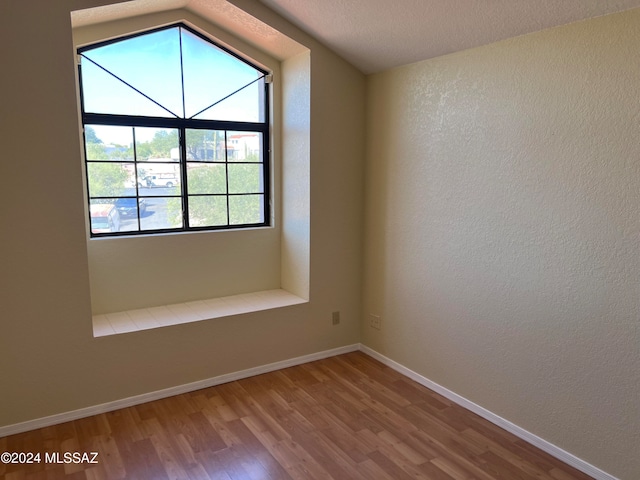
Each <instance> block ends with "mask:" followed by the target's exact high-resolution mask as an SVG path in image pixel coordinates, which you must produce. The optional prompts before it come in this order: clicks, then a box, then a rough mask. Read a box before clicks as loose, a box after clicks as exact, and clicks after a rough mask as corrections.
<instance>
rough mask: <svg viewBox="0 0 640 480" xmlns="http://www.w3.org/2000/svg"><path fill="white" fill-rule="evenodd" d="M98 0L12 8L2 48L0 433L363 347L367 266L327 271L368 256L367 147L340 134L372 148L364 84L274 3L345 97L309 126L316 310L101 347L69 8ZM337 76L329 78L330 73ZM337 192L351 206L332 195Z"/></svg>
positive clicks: (1, 15) (316, 114)
mask: <svg viewBox="0 0 640 480" xmlns="http://www.w3.org/2000/svg"><path fill="white" fill-rule="evenodd" d="M98 3H99V2H98V1H97V0H96V1H94V2H90V1H81V0H75V1H71V0H59V1H55V2H52V1H50V0H32V1H30V2H19V1H13V0H12V1H10V2H2V3H0V32H1V35H2V40H4V42H3V44H4V45H6V46H8V45H11V48H6V49H3V61H4V62H6V63H5V64H6V65H10V66H11V68H10V69H7V70H5V73H6V74H5V75H3V76H2V77H0V88H1V91H2V98H1V102H2V109H1V110H2V117H1V121H2V125H1V129H0V135H1V138H2V159H3V161H4V167H3V168H4V170H3V171H4V172H5V173H6V175H7V178H10V179H11V181H8V182H7V183H6V185H5V186H4V187H3V188H2V189H0V196H1V199H0V205H1V208H2V223H3V225H4V229H3V235H2V248H3V249H2V252H3V253H2V257H1V258H2V265H1V268H0V279H1V281H2V284H1V288H0V305H1V306H2V308H1V311H0V391H1V392H2V394H1V395H0V426H6V425H12V424H16V423H19V422H23V421H27V420H32V419H37V418H40V417H44V416H48V415H53V414H56V413H61V412H68V411H71V410H75V409H79V408H82V407H87V406H93V405H98V404H101V403H104V402H109V401H112V400H116V399H121V398H127V397H130V396H134V395H138V394H142V393H145V392H153V391H156V390H159V389H163V388H168V387H171V386H176V385H182V384H185V383H189V382H193V381H197V380H200V379H206V378H210V377H215V376H217V375H222V374H225V373H230V372H236V371H239V370H243V369H246V368H250V367H255V366H260V365H265V364H268V363H271V362H275V361H278V360H284V359H290V358H294V357H297V356H300V355H305V354H311V353H315V352H319V351H324V350H327V349H331V348H336V347H340V346H345V345H351V344H353V343H356V342H357V341H358V339H359V321H360V316H361V315H360V306H361V305H360V301H359V298H358V294H357V293H358V292H359V288H360V259H359V258H358V257H350V256H346V255H344V254H340V257H339V259H338V260H339V261H337V262H336V263H335V264H334V265H333V266H332V268H331V272H330V273H331V275H330V276H329V275H328V274H327V272H326V269H325V267H324V264H326V263H328V262H331V261H333V259H334V258H335V257H336V255H337V253H336V252H342V251H344V252H350V251H358V250H359V249H360V245H361V235H362V217H361V215H359V211H361V209H362V202H363V195H362V190H363V179H362V177H361V172H362V170H363V159H364V142H363V141H349V142H348V143H345V140H336V139H343V138H344V135H345V134H344V132H352V133H353V136H354V137H355V138H359V139H363V134H362V132H363V129H364V83H365V79H364V76H363V75H361V74H360V73H358V72H357V71H356V70H355V69H354V68H353V67H351V66H349V65H348V64H347V63H345V62H343V61H342V60H340V59H338V58H337V57H335V55H333V54H332V53H331V52H329V51H328V50H326V49H325V48H323V47H322V46H320V45H318V44H317V43H315V42H313V41H312V40H310V39H309V38H308V37H306V36H304V35H302V34H301V33H300V32H299V31H297V30H296V29H294V28H293V27H291V25H289V24H288V23H287V22H285V21H284V20H282V19H281V18H279V17H277V16H276V15H275V14H272V13H270V12H268V11H266V10H262V9H261V8H258V10H257V11H256V12H255V15H258V16H260V18H261V19H263V20H264V21H265V22H269V23H273V24H275V25H277V26H278V28H281V29H283V30H286V32H285V33H286V34H287V35H288V36H290V37H292V38H294V39H295V40H296V41H299V42H300V43H304V44H305V46H306V48H308V49H309V50H310V52H311V56H312V57H313V69H312V70H311V82H312V85H314V84H316V85H320V84H321V83H322V82H325V81H327V82H328V85H327V86H326V88H329V89H331V90H332V91H333V92H334V93H335V95H334V98H332V99H328V100H327V99H324V98H323V99H322V103H323V105H322V106H318V105H317V103H318V102H320V99H319V98H318V97H317V96H313V95H311V96H310V99H309V101H310V106H309V107H308V112H309V113H310V115H311V117H310V123H311V124H312V125H313V128H315V129H318V132H317V133H314V135H313V136H311V140H310V147H309V152H310V153H309V156H308V162H307V163H308V166H307V168H309V169H311V168H312V169H313V172H312V175H311V177H310V180H309V181H310V182H311V186H310V189H309V188H307V190H306V191H307V192H310V193H308V195H309V198H310V203H311V205H312V206H311V207H309V208H312V209H313V210H312V212H311V217H308V216H307V222H308V223H309V228H308V231H310V232H311V233H310V241H309V242H308V243H310V247H309V249H310V253H309V254H308V255H307V258H309V260H307V264H308V267H307V268H308V269H309V274H308V277H309V278H310V279H311V280H310V287H309V298H310V302H309V303H307V304H304V305H297V306H292V307H287V308H281V309H277V310H272V311H264V312H256V313H252V314H244V315H237V316H233V317H227V318H223V319H217V320H211V321H202V322H197V323H192V324H183V325H177V326H174V327H165V328H160V329H155V330H147V331H143V332H136V333H129V334H122V335H116V336H110V337H101V338H93V335H92V326H91V300H90V295H89V257H88V255H87V242H86V229H85V215H84V211H83V209H84V207H83V206H84V203H85V198H84V196H83V188H82V173H81V165H82V162H81V158H80V142H79V134H78V132H79V129H78V115H77V103H76V91H75V67H74V48H73V44H72V32H71V23H70V11H71V10H74V9H77V8H81V7H90V6H93V5H97V4H98ZM103 3H107V2H103ZM258 7H259V6H258ZM307 63H309V62H307ZM329 68H330V69H331V78H330V79H328V78H327V74H326V73H322V70H323V69H329ZM307 71H309V69H308V68H307ZM9 72H10V73H9ZM338 108H341V109H345V111H346V114H345V115H344V117H335V116H332V115H330V114H329V113H330V112H331V111H332V110H335V109H338ZM285 121H286V120H285ZM285 131H286V126H285ZM336 142H337V143H336ZM318 144H320V145H328V144H333V145H334V148H332V149H331V155H328V154H327V152H326V147H324V146H323V147H319V148H318V149H317V152H316V145H318ZM336 171H340V172H342V173H343V174H344V175H343V179H342V180H341V181H340V182H338V183H336V182H335V181H333V173H334V172H336ZM327 195H335V196H336V198H339V199H341V201H346V202H348V203H349V205H350V207H349V208H347V209H345V208H342V205H340V204H337V203H335V202H333V201H331V200H325V199H324V198H323V197H325V196H327ZM316 218H317V220H316ZM328 219H331V221H333V222H336V223H337V224H339V225H341V226H348V229H347V230H346V231H344V232H342V234H341V235H335V234H334V233H333V232H328V231H327V230H326V228H325V227H326V223H327V220H328ZM230 233H231V232H227V233H226V234H224V235H229V234H230ZM231 235H233V233H231ZM197 241H199V240H197ZM159 243H160V242H159ZM136 248H137V247H136ZM98 253H99V252H98ZM101 261H102V260H101ZM183 274H184V275H187V276H188V275H189V272H184V273H183ZM335 310H339V311H341V313H342V316H341V318H342V322H341V324H340V325H338V326H332V324H331V312H332V311H335Z"/></svg>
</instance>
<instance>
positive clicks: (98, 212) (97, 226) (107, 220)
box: [89, 204, 120, 233]
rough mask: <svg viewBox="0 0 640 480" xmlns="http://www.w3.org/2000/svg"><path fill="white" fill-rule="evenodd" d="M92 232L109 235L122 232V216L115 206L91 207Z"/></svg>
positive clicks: (94, 205) (100, 205) (98, 205)
mask: <svg viewBox="0 0 640 480" xmlns="http://www.w3.org/2000/svg"><path fill="white" fill-rule="evenodd" d="M89 211H90V214H91V232H92V233H108V232H119V231H120V214H119V213H118V210H117V209H116V207H115V206H114V205H111V204H93V205H90V206H89Z"/></svg>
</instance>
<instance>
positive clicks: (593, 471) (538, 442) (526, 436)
mask: <svg viewBox="0 0 640 480" xmlns="http://www.w3.org/2000/svg"><path fill="white" fill-rule="evenodd" d="M360 351H362V352H363V353H366V354H367V355H369V356H371V357H373V358H375V359H376V360H378V361H379V362H381V363H383V364H385V365H387V366H388V367H390V368H392V369H394V370H396V371H397V372H399V373H401V374H403V375H404V376H406V377H409V378H410V379H411V380H414V381H415V382H417V383H419V384H420V385H423V386H425V387H427V388H429V389H431V390H433V391H434V392H436V393H439V394H440V395H442V396H443V397H445V398H448V399H449V400H451V401H452V402H454V403H457V404H458V405H460V406H461V407H464V408H466V409H467V410H470V411H472V412H473V413H475V414H476V415H479V416H481V417H482V418H484V419H485V420H488V421H489V422H491V423H493V424H494V425H497V426H498V427H500V428H503V429H504V430H506V431H508V432H510V433H512V434H514V435H515V436H516V437H519V438H521V439H522V440H524V441H526V442H528V443H530V444H531V445H534V446H535V447H537V448H539V449H540V450H542V451H544V452H546V453H548V454H549V455H552V456H553V457H555V458H557V459H558V460H561V461H562V462H564V463H566V464H567V465H571V466H572V467H574V468H576V469H578V470H580V471H581V472H583V473H586V474H587V475H590V476H591V477H593V478H595V479H596V480H618V479H617V478H616V477H614V476H612V475H610V474H608V473H607V472H605V471H603V470H600V469H599V468H597V467H594V466H593V465H591V464H589V463H587V462H585V461H584V460H582V459H580V458H578V457H576V456H575V455H572V454H571V453H569V452H567V451H565V450H563V449H561V448H560V447H558V446H556V445H554V444H552V443H550V442H547V441H546V440H544V439H542V438H540V437H538V436H537V435H534V434H533V433H531V432H529V431H527V430H525V429H524V428H521V427H519V426H517V425H515V424H513V423H511V422H510V421H509V420H505V419H504V418H502V417H500V416H498V415H496V414H495V413H493V412H490V411H489V410H487V409H486V408H483V407H481V406H480V405H476V404H475V403H473V402H472V401H470V400H467V399H466V398H464V397H462V396H460V395H458V394H457V393H454V392H452V391H451V390H448V389H447V388H445V387H443V386H442V385H438V384H437V383H435V382H432V381H431V380H429V379H428V378H425V377H423V376H422V375H420V374H418V373H416V372H414V371H413V370H410V369H408V368H407V367H405V366H403V365H401V364H399V363H397V362H395V361H393V360H391V359H390V358H387V357H385V356H384V355H382V354H380V353H378V352H376V351H375V350H373V349H371V348H369V347H367V346H365V345H360Z"/></svg>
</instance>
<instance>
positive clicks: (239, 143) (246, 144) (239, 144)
mask: <svg viewBox="0 0 640 480" xmlns="http://www.w3.org/2000/svg"><path fill="white" fill-rule="evenodd" d="M227 161H229V162H261V161H262V134H261V133H259V132H227Z"/></svg>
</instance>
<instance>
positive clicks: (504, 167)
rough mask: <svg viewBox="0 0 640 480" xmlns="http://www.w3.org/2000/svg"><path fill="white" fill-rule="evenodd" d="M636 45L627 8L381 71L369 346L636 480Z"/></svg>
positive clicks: (639, 313) (367, 279)
mask: <svg viewBox="0 0 640 480" xmlns="http://www.w3.org/2000/svg"><path fill="white" fill-rule="evenodd" d="M639 48H640V11H638V10H635V11H631V12H628V13H623V14H618V15H612V16H607V17H602V18H598V19H594V20H590V21H586V22H582V23H578V24H574V25H570V26H565V27H561V28H556V29H552V30H547V31H544V32H541V33H537V34H532V35H528V36H524V37H519V38H516V39H512V40H508V41H504V42H500V43H497V44H493V45H490V46H485V47H481V48H477V49H473V50H469V51H465V52H461V53H458V54H455V55H450V56H446V57H441V58H437V59H433V60H430V61H425V62H421V63H418V64H413V65H409V66H405V67H402V68H398V69H394V70H391V71H387V72H384V73H381V74H378V75H374V76H372V77H370V78H369V79H368V96H367V107H368V113H367V165H366V172H367V176H366V207H367V210H366V220H365V225H366V226H365V239H366V243H365V245H366V253H365V269H364V285H365V286H364V305H363V317H364V319H365V321H364V322H363V327H362V328H363V330H362V332H363V342H364V343H365V344H366V345H368V346H370V347H372V348H373V349H375V350H377V351H379V352H380V353H382V354H384V355H386V356H388V357H390V358H391V359H393V360H396V361H398V362H400V363H401V364H403V365H405V366H407V367H409V368H411V369H413V370H414V371H416V372H418V373H420V374H422V375H423V376H425V377H427V378H429V379H431V380H433V381H435V382H437V383H439V384H441V385H443V386H444V387H447V388H448V389H450V390H452V391H454V392H456V393H458V394H460V395H462V396H464V397H466V398H468V399H469V400H471V401H473V402H475V403H477V404H479V405H481V406H483V407H485V408H487V409H489V410H490V411H492V412H494V413H496V414H498V415H500V416H502V417H503V418H505V419H507V420H510V421H511V422H513V423H515V424H517V425H519V426H520V427H523V428H525V429H527V430H529V431H530V432H532V433H534V434H537V435H538V436H540V437H542V438H544V439H546V440H548V441H550V442H552V443H554V444H556V445H557V446H559V447H561V448H563V449H565V450H567V451H569V452H571V453H573V454H574V455H576V456H578V457H580V458H582V459H584V460H586V461H587V462H589V463H591V464H593V465H595V466H596V467H599V468H601V469H603V470H605V471H607V472H609V473H611V474H613V475H616V476H618V477H619V478H621V479H627V480H631V479H637V478H640V456H639V455H638V452H639V451H640V437H639V436H638V435H639V432H640V406H639V405H640V402H639V399H640V335H639V333H640V332H639V318H640V308H639V302H640V288H639V285H640V283H639V282H640V280H639V279H640V255H639V253H640V248H639V247H640V243H639V240H640V215H639V214H638V212H639V211H640V189H639V185H640V140H639V139H640V131H639V130H640V129H639V124H638V122H639V120H640V100H639V98H640V97H639V96H638V92H639V85H640V84H639V79H640V62H638V61H637V52H638V49H639ZM368 314H379V315H381V316H382V328H381V330H380V331H377V330H374V329H372V328H370V327H369V326H368V321H367V315H368Z"/></svg>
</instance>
